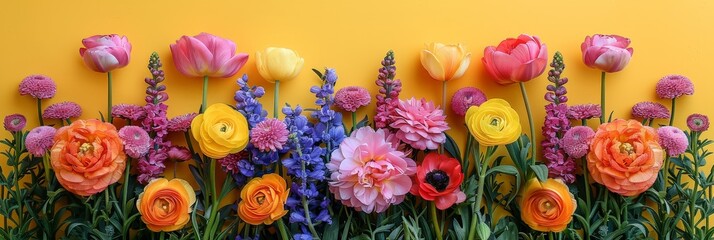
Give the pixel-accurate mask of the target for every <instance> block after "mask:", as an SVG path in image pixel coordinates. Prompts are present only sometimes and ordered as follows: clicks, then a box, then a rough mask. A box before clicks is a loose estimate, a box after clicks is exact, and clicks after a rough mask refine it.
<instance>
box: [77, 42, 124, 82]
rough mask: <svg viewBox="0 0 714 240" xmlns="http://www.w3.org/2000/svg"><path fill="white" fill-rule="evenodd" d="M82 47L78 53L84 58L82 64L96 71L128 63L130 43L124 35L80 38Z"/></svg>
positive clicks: (107, 70) (105, 70)
mask: <svg viewBox="0 0 714 240" xmlns="http://www.w3.org/2000/svg"><path fill="white" fill-rule="evenodd" d="M82 45H84V47H83V48H80V49H79V55H81V56H82V58H83V59H84V64H86V65H87V67H89V68H90V69H92V70H94V71H97V72H104V73H105V72H109V71H111V70H114V69H117V68H121V67H124V66H126V65H127V64H129V55H130V54H131V44H130V43H129V40H127V38H126V36H119V35H116V34H111V35H94V36H91V37H88V38H85V39H82Z"/></svg>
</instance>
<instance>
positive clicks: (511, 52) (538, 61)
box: [481, 34, 548, 85]
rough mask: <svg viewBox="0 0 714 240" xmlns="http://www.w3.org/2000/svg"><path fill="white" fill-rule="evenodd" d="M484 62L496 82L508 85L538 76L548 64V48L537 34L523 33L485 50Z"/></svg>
mask: <svg viewBox="0 0 714 240" xmlns="http://www.w3.org/2000/svg"><path fill="white" fill-rule="evenodd" d="M483 52H484V53H483V55H484V56H483V58H482V59H481V60H482V61H483V64H484V65H486V70H487V71H488V73H489V74H491V76H492V77H493V78H495V79H496V82H497V83H498V84H501V85H507V84H511V83H517V82H526V81H529V80H531V79H534V78H536V77H538V76H539V75H540V74H542V73H543V71H545V66H546V65H547V64H548V48H546V46H545V44H543V43H541V42H540V39H539V38H538V37H536V36H528V35H525V34H521V35H520V36H518V38H509V39H506V40H503V41H502V42H501V43H500V44H498V47H493V46H489V47H487V48H486V49H484V50H483Z"/></svg>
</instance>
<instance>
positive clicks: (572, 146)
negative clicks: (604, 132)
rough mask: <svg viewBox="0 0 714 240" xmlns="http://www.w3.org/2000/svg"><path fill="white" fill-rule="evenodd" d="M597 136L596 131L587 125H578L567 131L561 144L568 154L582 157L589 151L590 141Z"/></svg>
mask: <svg viewBox="0 0 714 240" xmlns="http://www.w3.org/2000/svg"><path fill="white" fill-rule="evenodd" d="M593 137H595V131H593V129H592V128H590V127H586V126H576V127H573V128H571V129H570V130H568V131H567V132H565V135H563V139H562V140H561V141H562V142H561V146H563V150H564V151H565V153H566V154H568V155H569V156H570V157H573V158H581V157H583V156H585V154H587V153H588V148H589V146H590V141H592V139H593Z"/></svg>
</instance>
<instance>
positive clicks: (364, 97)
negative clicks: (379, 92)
mask: <svg viewBox="0 0 714 240" xmlns="http://www.w3.org/2000/svg"><path fill="white" fill-rule="evenodd" d="M371 100H372V96H370V95H369V91H367V89H366V88H363V87H357V86H350V87H345V88H342V89H340V90H338V91H337V93H335V105H337V106H338V107H340V108H342V109H344V110H345V111H348V112H356V111H357V109H358V108H361V107H364V106H367V105H369V102H370V101H371Z"/></svg>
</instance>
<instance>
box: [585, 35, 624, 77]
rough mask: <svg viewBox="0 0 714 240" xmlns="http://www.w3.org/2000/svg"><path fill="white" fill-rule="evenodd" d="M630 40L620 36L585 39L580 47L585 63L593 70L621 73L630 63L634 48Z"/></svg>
mask: <svg viewBox="0 0 714 240" xmlns="http://www.w3.org/2000/svg"><path fill="white" fill-rule="evenodd" d="M628 45H630V39H629V38H625V37H621V36H618V35H602V34H595V35H593V36H592V37H590V36H587V37H585V41H584V42H583V44H581V45H580V50H582V51H583V61H584V62H585V65H587V66H588V67H591V68H597V69H600V70H602V71H605V72H619V71H620V70H622V69H623V68H625V66H627V64H628V63H629V62H630V58H631V57H632V48H628V47H627V46H628Z"/></svg>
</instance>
